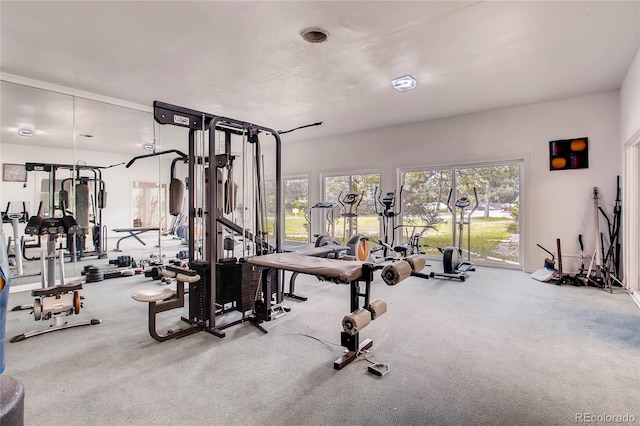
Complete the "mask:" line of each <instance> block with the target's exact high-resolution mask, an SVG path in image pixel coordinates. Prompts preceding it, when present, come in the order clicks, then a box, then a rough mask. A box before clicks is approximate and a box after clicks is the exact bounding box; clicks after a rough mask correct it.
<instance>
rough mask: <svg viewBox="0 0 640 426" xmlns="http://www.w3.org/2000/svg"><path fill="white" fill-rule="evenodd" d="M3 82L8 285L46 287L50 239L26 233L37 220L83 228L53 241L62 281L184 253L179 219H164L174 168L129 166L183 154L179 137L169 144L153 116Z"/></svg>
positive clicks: (163, 163)
mask: <svg viewBox="0 0 640 426" xmlns="http://www.w3.org/2000/svg"><path fill="white" fill-rule="evenodd" d="M0 83H1V85H2V86H1V88H0V90H1V94H2V97H1V111H0V112H1V116H2V123H1V124H2V126H1V127H2V128H1V135H0V136H1V139H0V162H1V163H2V168H3V179H2V181H1V182H0V209H1V210H2V212H3V224H2V230H3V234H4V238H5V239H6V240H7V241H8V242H9V243H10V244H9V259H10V264H11V265H12V266H11V272H12V275H13V279H12V285H23V284H32V286H30V287H33V286H35V285H36V283H38V285H41V284H42V278H43V275H42V274H41V269H42V268H41V262H40V261H39V260H38V259H39V258H41V257H42V256H46V257H48V256H50V255H51V252H52V250H51V247H50V246H51V244H48V243H47V242H48V241H49V240H50V239H51V237H50V236H49V235H48V234H47V235H45V234H46V231H43V232H41V233H42V234H43V235H40V237H38V236H37V235H33V236H32V235H29V234H25V228H26V225H27V223H26V222H27V221H28V219H29V218H31V217H32V216H35V215H38V214H40V215H41V216H42V217H43V218H50V219H59V222H60V224H61V223H62V219H63V217H69V216H71V217H73V218H74V220H75V223H77V225H78V228H80V231H78V232H77V233H76V234H75V235H74V236H70V235H73V234H72V233H71V232H69V233H66V232H65V233H63V232H60V233H58V235H56V236H55V250H57V252H56V253H60V252H62V253H63V255H64V269H65V275H66V278H67V280H69V279H70V278H71V277H74V276H79V275H81V274H82V272H83V271H84V270H85V268H86V266H87V265H93V266H97V267H100V268H109V267H110V265H109V263H108V261H109V260H115V259H117V258H118V256H131V257H132V258H134V259H136V260H149V259H150V258H152V257H153V256H163V255H164V256H166V257H173V256H175V254H176V253H174V252H177V251H180V250H181V249H184V247H182V246H181V241H180V238H179V237H178V236H177V235H176V230H177V228H178V225H179V223H178V222H179V221H178V220H177V219H178V218H175V217H174V216H170V215H169V212H168V188H169V180H170V166H171V160H172V159H171V158H166V157H169V156H152V157H146V158H140V159H137V160H136V161H134V163H133V164H132V165H131V166H130V167H128V168H127V167H126V164H127V163H129V162H130V161H131V160H132V159H133V158H134V157H136V156H144V155H148V154H152V153H153V152H154V151H153V150H154V149H155V150H156V152H157V151H161V150H165V149H171V148H177V149H181V150H184V149H185V148H184V147H186V140H182V135H179V136H178V137H177V138H175V139H176V140H175V141H174V140H173V139H174V138H173V137H172V134H171V131H170V130H164V129H163V132H162V138H161V137H160V134H159V133H160V132H159V129H158V128H157V124H154V123H153V117H152V114H151V113H150V112H146V111H142V110H136V109H131V108H126V107H123V106H120V105H115V104H111V103H105V102H99V101H96V100H92V99H86V98H82V97H77V96H71V95H69V94H64V93H58V92H54V91H50V90H44V89H41V88H36V87H31V86H26V85H21V84H17V83H14V82H9V81H1V82H0ZM150 109H151V105H149V108H148V110H150ZM145 146H146V149H145ZM183 146H184V147H183ZM28 163H32V164H31V165H30V166H27V167H25V165H27V164H28ZM27 169H28V170H27ZM41 205H42V207H41V208H40V206H41ZM16 218H17V219H16ZM65 220H66V221H67V222H65V223H66V224H67V225H68V224H69V220H68V219H65ZM16 222H17V224H16ZM133 228H136V229H133ZM14 236H17V238H18V240H19V241H20V243H19V244H17V245H16V244H14V241H16V240H15V238H14ZM48 245H49V248H48V247H47V246H48ZM116 248H117V249H119V250H120V251H115V249H116ZM18 249H19V250H18ZM16 251H18V252H19V253H17V252H16ZM48 252H49V254H47V253H48ZM46 267H47V266H45V268H46ZM111 267H114V266H113V265H111ZM46 276H47V274H45V275H44V277H46ZM56 278H58V279H59V276H57V277H56ZM47 285H50V284H47Z"/></svg>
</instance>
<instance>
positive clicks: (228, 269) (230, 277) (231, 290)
mask: <svg viewBox="0 0 640 426" xmlns="http://www.w3.org/2000/svg"><path fill="white" fill-rule="evenodd" d="M237 265H238V264H237V263H235V262H221V263H216V303H217V304H219V305H224V304H227V303H231V302H235V301H236V299H237V294H238V288H239V286H238V285H237V282H236V281H237V280H236V275H237V269H238V267H237Z"/></svg>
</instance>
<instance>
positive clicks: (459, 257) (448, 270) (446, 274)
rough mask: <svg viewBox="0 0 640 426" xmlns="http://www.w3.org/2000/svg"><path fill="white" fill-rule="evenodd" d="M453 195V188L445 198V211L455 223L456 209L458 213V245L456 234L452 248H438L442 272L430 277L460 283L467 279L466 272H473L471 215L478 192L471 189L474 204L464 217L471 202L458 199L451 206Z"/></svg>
mask: <svg viewBox="0 0 640 426" xmlns="http://www.w3.org/2000/svg"><path fill="white" fill-rule="evenodd" d="M452 195H453V188H452V189H450V190H449V197H448V198H447V210H449V211H450V212H451V215H452V218H453V220H454V221H456V209H457V210H458V211H459V214H460V218H459V219H458V220H457V221H456V222H457V228H458V232H457V234H458V235H457V236H458V245H457V247H456V246H455V243H456V233H455V232H454V234H453V244H454V245H453V246H448V247H445V248H440V247H438V250H439V251H440V253H442V269H443V271H442V272H431V277H432V278H434V277H438V278H451V279H456V280H460V281H464V280H466V279H467V272H470V271H475V270H476V269H475V267H474V266H473V263H472V262H471V215H472V214H473V213H474V212H475V211H476V209H477V208H478V192H477V191H476V188H473V196H474V198H475V204H474V205H473V208H472V209H471V211H469V213H468V214H466V215H465V210H466V209H467V208H468V207H469V206H470V205H471V200H469V198H468V197H466V196H464V197H460V198H458V199H457V200H456V202H455V203H454V205H453V206H452V205H451V197H452ZM465 225H467V260H464V256H463V254H462V242H463V240H464V238H463V234H464V226H465Z"/></svg>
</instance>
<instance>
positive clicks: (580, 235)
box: [578, 234, 584, 251]
mask: <svg viewBox="0 0 640 426" xmlns="http://www.w3.org/2000/svg"><path fill="white" fill-rule="evenodd" d="M578 243H579V244H580V251H584V243H583V242H582V234H578Z"/></svg>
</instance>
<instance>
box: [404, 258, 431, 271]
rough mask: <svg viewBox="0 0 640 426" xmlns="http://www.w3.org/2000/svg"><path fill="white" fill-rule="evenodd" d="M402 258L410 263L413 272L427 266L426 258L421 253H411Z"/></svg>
mask: <svg viewBox="0 0 640 426" xmlns="http://www.w3.org/2000/svg"><path fill="white" fill-rule="evenodd" d="M404 260H406V261H407V263H409V265H411V269H412V270H413V272H420V271H422V270H423V269H424V267H425V266H427V258H426V257H424V256H423V255H421V254H413V255H411V256H408V257H405V258H404Z"/></svg>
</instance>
